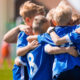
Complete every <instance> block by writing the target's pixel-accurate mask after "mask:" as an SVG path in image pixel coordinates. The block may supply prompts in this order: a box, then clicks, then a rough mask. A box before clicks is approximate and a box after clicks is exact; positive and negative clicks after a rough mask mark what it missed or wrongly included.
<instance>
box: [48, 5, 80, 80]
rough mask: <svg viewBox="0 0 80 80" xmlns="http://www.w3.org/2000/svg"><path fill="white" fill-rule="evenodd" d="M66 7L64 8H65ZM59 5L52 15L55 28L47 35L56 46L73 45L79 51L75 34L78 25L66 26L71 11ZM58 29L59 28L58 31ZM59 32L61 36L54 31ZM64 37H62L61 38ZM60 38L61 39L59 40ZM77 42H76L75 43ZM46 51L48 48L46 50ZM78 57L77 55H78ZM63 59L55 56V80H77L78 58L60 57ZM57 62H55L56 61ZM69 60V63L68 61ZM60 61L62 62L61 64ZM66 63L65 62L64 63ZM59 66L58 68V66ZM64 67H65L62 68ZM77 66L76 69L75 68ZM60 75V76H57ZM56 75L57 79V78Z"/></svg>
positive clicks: (77, 38) (77, 37)
mask: <svg viewBox="0 0 80 80" xmlns="http://www.w3.org/2000/svg"><path fill="white" fill-rule="evenodd" d="M65 6H66V7H65ZM65 6H64V5H59V6H58V7H57V8H56V9H55V13H53V19H52V23H53V24H55V26H56V27H55V28H54V29H53V28H52V29H51V28H50V29H49V30H48V33H49V34H50V36H51V38H52V40H53V41H54V43H55V44H56V45H60V46H61V45H62V44H63V46H64V45H65V44H64V43H66V44H67V43H69V46H70V45H73V46H75V47H76V49H77V50H78V51H79V50H80V49H79V35H78V34H77V33H75V29H76V28H78V27H80V26H78V25H74V26H68V25H69V23H70V21H71V18H72V10H71V8H70V6H68V5H65ZM59 27H61V28H60V29H59ZM57 28H58V30H61V32H60V31H59V32H60V34H61V33H62V36H60V35H59V34H57V32H56V29H57ZM70 32H71V33H70ZM64 33H66V34H69V35H68V36H69V37H68V36H65V35H66V34H65V35H64ZM63 36H64V37H63ZM60 37H61V38H60ZM77 40H78V41H77ZM47 49H48V48H47ZM78 55H79V53H78ZM61 56H62V57H64V59H61V58H60V59H59V56H56V58H55V60H54V63H55V64H54V63H53V72H55V73H53V75H54V77H56V80H63V79H64V80H76V79H77V80H79V79H80V77H79V75H77V76H76V74H75V73H77V74H79V73H80V69H79V68H78V67H80V64H79V63H80V57H78V56H77V57H76V58H75V57H72V56H71V55H67V54H65V55H63V54H62V55H61ZM56 60H57V61H56ZM68 60H69V61H68ZM61 61H62V62H61ZM65 61H66V62H65ZM57 64H58V65H59V66H58V65H57ZM63 66H65V67H63ZM76 66H77V67H76ZM60 68H61V70H60ZM59 73H60V75H58V74H59ZM57 75H58V77H57Z"/></svg>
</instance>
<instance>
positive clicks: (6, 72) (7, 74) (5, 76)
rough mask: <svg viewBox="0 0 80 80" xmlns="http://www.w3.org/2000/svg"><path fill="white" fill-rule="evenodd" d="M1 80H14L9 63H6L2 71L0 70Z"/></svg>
mask: <svg viewBox="0 0 80 80" xmlns="http://www.w3.org/2000/svg"><path fill="white" fill-rule="evenodd" d="M0 80H13V79H12V69H9V68H8V65H7V63H6V62H5V63H4V66H3V68H2V69H0Z"/></svg>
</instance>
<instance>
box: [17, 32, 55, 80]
mask: <svg viewBox="0 0 80 80" xmlns="http://www.w3.org/2000/svg"><path fill="white" fill-rule="evenodd" d="M22 34H25V33H24V32H22ZM26 38H27V35H26V34H25V35H24V38H23V37H22V39H21V37H19V38H18V41H19V42H18V43H19V44H18V43H17V48H19V46H20V47H24V46H25V45H27V41H26ZM21 40H23V41H21ZM44 46H45V44H42V45H39V46H38V47H37V48H35V49H34V50H32V51H29V52H28V53H26V55H25V56H24V57H25V58H24V57H20V59H21V60H22V61H23V62H26V63H27V64H26V65H27V69H28V74H29V80H52V65H53V60H54V57H53V56H52V55H49V54H47V53H45V51H44Z"/></svg>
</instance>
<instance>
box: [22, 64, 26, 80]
mask: <svg viewBox="0 0 80 80" xmlns="http://www.w3.org/2000/svg"><path fill="white" fill-rule="evenodd" d="M21 80H25V79H24V66H21Z"/></svg>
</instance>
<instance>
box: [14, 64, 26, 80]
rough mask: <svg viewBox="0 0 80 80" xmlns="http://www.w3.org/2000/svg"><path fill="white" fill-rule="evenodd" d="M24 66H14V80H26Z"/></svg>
mask: <svg viewBox="0 0 80 80" xmlns="http://www.w3.org/2000/svg"><path fill="white" fill-rule="evenodd" d="M24 70H25V69H24V66H23V65H22V66H17V65H16V64H14V68H13V80H25V74H24V73H25V71H24Z"/></svg>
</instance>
